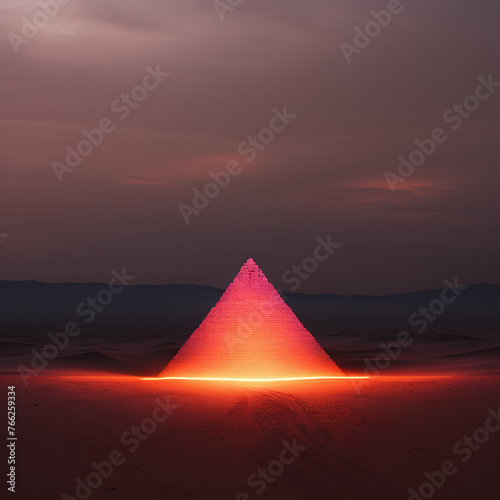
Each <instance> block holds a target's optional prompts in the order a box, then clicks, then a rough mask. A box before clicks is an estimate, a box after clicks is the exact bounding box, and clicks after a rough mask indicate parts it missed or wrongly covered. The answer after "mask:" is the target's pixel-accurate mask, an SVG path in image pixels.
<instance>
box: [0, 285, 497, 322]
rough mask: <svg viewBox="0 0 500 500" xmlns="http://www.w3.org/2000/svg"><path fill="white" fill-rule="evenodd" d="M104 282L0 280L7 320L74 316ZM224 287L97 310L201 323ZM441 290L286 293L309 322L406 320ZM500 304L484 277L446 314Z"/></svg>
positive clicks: (103, 315)
mask: <svg viewBox="0 0 500 500" xmlns="http://www.w3.org/2000/svg"><path fill="white" fill-rule="evenodd" d="M103 288H107V285H106V284H103V283H41V282H37V281H0V314H1V317H2V319H3V323H4V324H12V323H17V324H19V323H33V322H36V323H39V322H43V321H44V320H47V321H50V322H52V321H54V320H59V321H60V320H61V318H67V320H70V319H72V318H74V317H75V315H76V309H77V307H78V306H79V305H80V304H81V303H82V302H85V301H86V300H87V298H88V297H90V298H92V297H95V296H96V295H97V294H98V292H99V291H100V290H102V289H103ZM222 293H223V290H221V289H218V288H213V287H209V286H204V285H177V284H172V285H129V286H128V287H126V288H124V289H123V291H122V292H121V293H118V294H116V295H114V296H113V300H112V302H111V303H110V304H109V305H107V306H105V308H104V310H103V311H102V312H99V313H98V317H99V322H101V321H107V320H110V321H117V320H120V321H133V322H140V323H157V322H160V323H161V322H163V321H166V320H169V322H172V321H174V322H175V321H176V320H179V321H182V323H183V325H185V326H193V327H196V326H197V325H198V324H199V322H200V321H201V320H202V319H203V317H204V316H205V315H206V314H207V313H208V311H209V310H210V308H211V307H213V306H214V305H215V303H216V302H217V300H218V299H219V298H220V296H221V295H222ZM440 294H441V290H425V291H420V292H413V293H403V294H391V295H384V296H367V295H338V294H329V293H327V294H315V295H314V294H313V295H306V294H302V293H286V294H284V298H285V300H286V302H287V303H288V305H289V306H290V307H291V308H292V309H293V311H294V312H295V313H296V314H297V316H298V317H299V319H301V320H302V321H303V322H306V323H315V322H317V321H320V322H322V323H324V322H325V321H326V322H328V321H330V320H332V321H333V320H335V321H337V320H349V321H351V320H369V321H374V320H384V321H387V320H391V321H397V322H404V321H408V318H409V317H410V316H411V315H412V314H413V313H415V312H417V311H418V310H419V308H420V307H428V306H429V304H430V303H431V301H433V300H435V299H439V297H440ZM103 297H104V296H103ZM499 304H500V285H491V284H484V283H480V284H475V285H470V286H468V287H467V289H466V290H463V291H461V295H460V296H458V297H457V298H456V300H455V301H454V302H453V303H451V304H447V305H446V306H445V311H444V313H443V315H446V318H447V319H454V320H460V321H472V322H478V321H479V322H481V321H488V322H491V321H493V322H496V320H500V307H499ZM86 307H87V306H86ZM435 307H438V304H437V303H436V305H435ZM186 322H187V323H188V325H187V324H186Z"/></svg>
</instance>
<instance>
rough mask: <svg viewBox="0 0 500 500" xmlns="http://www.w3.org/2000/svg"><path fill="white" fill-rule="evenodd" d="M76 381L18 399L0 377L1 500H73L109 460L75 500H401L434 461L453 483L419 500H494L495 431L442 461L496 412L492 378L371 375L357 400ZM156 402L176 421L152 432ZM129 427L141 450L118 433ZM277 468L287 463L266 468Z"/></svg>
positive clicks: (41, 385) (197, 385)
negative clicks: (13, 479) (13, 422)
mask: <svg viewBox="0 0 500 500" xmlns="http://www.w3.org/2000/svg"><path fill="white" fill-rule="evenodd" d="M77 375H78V374H76V373H73V374H70V373H66V374H58V375H56V374H49V373H48V372H44V373H43V374H41V375H40V376H38V377H36V378H33V379H32V381H31V382H30V384H29V385H28V386H27V387H24V386H23V385H22V382H20V380H19V377H18V376H15V375H3V376H2V377H1V378H2V380H3V387H4V388H6V387H7V386H8V385H10V384H12V383H15V384H16V386H17V416H18V425H17V432H18V438H19V439H18V441H17V460H18V462H17V495H16V496H14V495H12V498H18V499H23V500H24V499H30V500H31V499H37V500H38V499H39V500H45V499H60V498H62V495H63V494H64V493H67V494H69V495H71V496H72V497H74V498H84V496H85V495H86V494H87V493H86V492H85V491H84V490H83V495H80V497H77V496H76V493H75V490H76V486H77V483H76V479H77V478H81V479H82V480H84V481H85V480H86V478H87V476H88V475H89V473H91V472H92V471H94V468H93V467H92V465H91V464H92V462H93V461H96V462H99V463H100V462H102V461H105V460H106V461H108V460H109V457H110V454H112V452H115V454H113V455H112V456H113V457H115V458H116V457H117V456H120V457H122V459H121V463H120V465H118V466H114V470H113V472H112V473H111V475H110V476H109V477H108V478H107V479H103V480H102V484H101V485H100V486H99V487H97V488H96V489H92V490H91V495H90V496H87V498H91V499H117V500H142V499H147V500H157V499H172V500H177V499H197V500H198V499H200V500H207V499H217V500H219V499H231V500H233V499H239V500H243V499H256V498H259V499H262V500H265V499H287V500H316V499H339V500H343V499H363V500H365V499H367V500H370V499H384V500H390V499H393V498H394V499H396V498H399V499H406V498H408V497H409V493H408V491H407V490H408V488H410V487H413V488H415V489H417V490H418V488H419V486H420V485H421V483H422V482H423V481H424V480H426V478H425V477H424V473H425V472H426V471H429V472H434V471H436V470H437V469H440V468H441V466H442V463H443V462H444V461H446V460H452V461H453V463H454V464H455V466H456V469H455V473H454V474H453V475H451V476H446V479H445V483H444V485H443V486H442V487H441V488H439V489H436V491H435V493H434V494H433V496H432V498H435V499H453V500H457V499H481V500H488V499H498V498H499V496H500V482H499V472H498V470H499V466H498V464H499V459H500V432H496V433H493V432H492V433H490V434H489V436H488V435H487V434H485V433H484V432H480V431H479V433H477V434H476V437H479V438H480V439H481V440H482V441H484V439H485V438H486V439H487V440H486V442H484V444H481V445H479V446H480V448H479V449H478V450H477V451H473V452H467V450H466V448H467V445H465V444H462V445H458V448H457V450H458V451H459V454H457V453H455V452H454V451H453V447H454V446H455V444H456V443H457V442H458V441H460V440H462V439H463V437H464V435H465V436H466V435H472V434H473V433H474V432H475V431H476V429H478V428H480V427H484V425H485V421H486V419H487V418H488V416H489V414H488V409H492V410H495V411H496V412H499V407H500V390H499V389H500V376H498V375H491V374H489V375H484V376H472V375H467V376H452V375H449V376H440V377H427V378H426V377H421V376H419V377H415V378H411V377H405V378H403V377H383V376H381V377H379V378H377V379H373V380H371V381H370V382H369V383H368V384H364V385H363V386H362V387H360V388H359V394H358V392H357V391H356V390H355V387H354V386H353V384H352V383H351V382H350V381H340V382H339V381H329V382H310V381H303V382H287V383H279V384H276V383H275V384H270V383H267V384H261V385H256V384H253V385H251V384H247V385H246V386H242V385H238V384H236V383H223V382H221V383H214V382H187V381H176V382H173V381H154V382H150V381H142V380H140V379H138V378H132V377H125V376H109V374H108V375H103V376H102V377H90V376H77ZM5 392H6V389H5ZM166 396H169V397H170V402H171V403H174V404H176V405H178V408H175V409H172V408H168V407H167V413H170V415H168V418H167V419H166V420H165V421H163V422H160V423H158V424H157V423H156V422H155V421H154V420H145V419H148V418H149V419H151V417H152V416H156V417H157V418H158V419H162V418H163V416H166V415H167V413H165V409H163V410H155V408H156V407H157V406H158V405H157V403H156V402H155V400H156V399H157V398H160V399H163V400H164V399H165V397H166ZM5 400H6V394H5ZM499 418H500V417H499ZM490 423H491V422H490ZM141 425H142V426H143V428H142V429H143V430H142V431H140V436H142V437H143V438H144V441H141V442H140V441H139V437H137V438H135V437H134V436H133V435H132V433H131V428H132V427H133V426H139V427H141ZM492 425H493V424H492ZM155 426H156V427H157V428H156V430H154V427H155ZM147 432H150V434H149V436H148V434H147ZM284 440H286V441H287V442H288V443H289V444H290V445H293V444H294V440H296V443H297V446H298V447H305V449H304V450H302V449H299V451H296V454H297V455H298V456H296V457H294V456H293V455H292V453H291V452H289V451H286V452H284V451H283V450H284V449H285V447H284V445H283V441H284ZM472 444H473V447H477V446H478V445H477V444H476V443H475V441H474V442H473V443H472ZM135 448H137V449H135ZM118 453H119V454H120V455H118ZM469 453H470V455H471V456H470V459H469V460H468V461H466V462H463V461H462V460H463V459H465V458H467V457H468V456H469ZM280 456H281V457H282V459H283V460H284V461H286V462H292V459H294V460H293V462H292V463H287V464H285V465H280V463H278V462H273V461H274V460H276V459H277V458H279V457H280ZM269 464H272V465H271V472H269V471H268V467H269ZM259 468H261V469H264V474H265V475H266V476H267V477H268V478H269V481H272V482H268V480H266V479H261V478H258V477H256V476H253V482H254V486H250V485H249V484H248V483H247V481H248V478H249V477H250V476H252V474H258V473H259ZM281 469H283V472H282V473H281V474H279V473H280V472H281ZM273 471H274V472H275V473H277V474H278V475H277V476H276V477H275V476H273V474H272V472H273ZM438 476H439V474H438ZM92 479H93V480H94V481H96V482H97V483H98V482H99V477H97V476H96V474H94V475H93V476H91V480H92ZM438 479H439V478H438ZM94 484H96V483H94ZM264 485H265V489H264ZM240 492H244V493H246V494H247V495H245V494H242V495H240V496H239V497H238V494H239V493H240ZM258 492H260V494H259V493H258ZM423 492H424V493H425V494H427V495H429V493H432V491H431V490H429V489H425V488H424V490H423ZM7 493H8V492H7ZM65 498H69V497H65ZM415 498H418V497H415Z"/></svg>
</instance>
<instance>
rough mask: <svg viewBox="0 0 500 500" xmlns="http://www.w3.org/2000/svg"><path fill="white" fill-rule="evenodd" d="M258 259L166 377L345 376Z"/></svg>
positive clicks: (232, 286)
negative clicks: (272, 282) (294, 311)
mask: <svg viewBox="0 0 500 500" xmlns="http://www.w3.org/2000/svg"><path fill="white" fill-rule="evenodd" d="M342 375H343V373H342V371H341V370H340V369H339V368H338V367H337V365H336V364H335V363H334V362H333V361H332V360H331V358H330V357H329V356H328V354H326V352H325V351H324V350H323V349H322V348H321V346H320V345H319V344H318V342H316V340H315V339H314V337H313V336H312V335H311V334H310V333H309V332H308V331H307V330H306V329H305V328H304V326H303V325H302V323H301V322H300V321H299V320H298V318H297V317H296V316H295V314H294V313H293V312H292V310H291V309H290V308H289V307H288V306H287V305H286V304H285V302H284V301H283V299H282V298H281V297H280V295H279V294H278V292H277V291H276V290H275V288H274V287H273V286H272V285H271V283H269V281H268V280H267V278H266V277H265V276H264V273H263V272H262V271H261V270H260V269H259V267H258V266H257V264H255V262H254V261H253V260H252V259H248V261H247V262H246V263H245V264H244V265H243V267H242V268H241V269H240V272H239V273H238V275H237V276H236V278H235V279H234V281H233V282H232V283H231V284H230V285H229V286H228V287H227V289H226V291H225V292H224V294H223V295H222V297H221V298H220V299H219V301H218V302H217V304H216V305H215V306H214V307H213V308H212V309H211V310H210V312H209V313H208V315H207V316H206V318H205V319H204V320H203V322H202V323H201V325H200V326H199V327H198V328H197V329H196V330H195V331H194V332H193V334H192V335H191V336H190V337H189V339H188V340H187V341H186V343H185V344H184V345H183V347H182V348H181V349H180V351H179V352H178V353H177V355H176V356H175V357H174V358H173V359H172V361H170V363H169V364H168V365H167V367H166V368H165V369H164V370H163V372H162V373H161V374H160V377H221V378H287V377H315V376H342Z"/></svg>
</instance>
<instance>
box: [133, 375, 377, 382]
mask: <svg viewBox="0 0 500 500" xmlns="http://www.w3.org/2000/svg"><path fill="white" fill-rule="evenodd" d="M367 378H370V377H366V376H359V377H358V376H347V375H341V376H338V377H330V376H325V377H284V378H226V377H141V380H215V381H217V380H219V381H228V382H286V381H289V380H349V379H367Z"/></svg>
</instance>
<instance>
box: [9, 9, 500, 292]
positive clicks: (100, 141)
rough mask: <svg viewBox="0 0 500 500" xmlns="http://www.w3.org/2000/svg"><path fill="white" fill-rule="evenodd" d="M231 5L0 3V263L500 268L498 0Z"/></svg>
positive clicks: (381, 271)
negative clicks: (326, 245) (322, 244)
mask: <svg viewBox="0 0 500 500" xmlns="http://www.w3.org/2000/svg"><path fill="white" fill-rule="evenodd" d="M232 3H233V4H235V6H234V7H231V5H230V4H229V3H224V1H221V2H219V3H215V5H214V3H213V2H212V1H210V0H203V1H202V0H191V1H190V0H172V1H170V0H168V1H167V0H165V1H163V2H158V1H157V0H127V1H123V0H121V1H119V0H65V2H64V4H63V2H62V1H61V0H59V2H57V1H56V0H49V1H48V4H50V5H48V4H47V6H46V7H45V8H46V10H48V11H49V14H50V15H49V14H45V13H44V11H43V10H42V7H41V6H40V4H38V2H36V1H31V0H29V1H9V0H1V1H0V61H1V67H2V76H1V78H0V108H1V113H0V145H1V148H0V169H1V177H0V264H1V269H2V273H1V275H0V279H7V280H38V281H46V282H68V281H71V282H91V281H92V282H95V281H98V282H106V281H108V280H109V279H110V277H111V274H110V273H111V270H112V269H121V268H123V267H125V268H126V269H127V271H128V272H129V273H130V274H132V275H134V276H136V279H135V283H151V284H163V283H196V284H206V285H211V286H217V287H225V286H227V284H228V283H229V282H230V281H231V280H232V278H233V277H234V275H235V274H236V273H237V271H238V270H239V268H240V266H241V265H242V264H243V262H244V261H245V260H246V259H247V258H249V257H253V258H254V259H255V261H256V262H257V264H258V265H259V266H260V267H261V268H262V270H263V271H264V273H265V274H266V275H267V276H268V278H269V279H270V281H271V282H272V283H273V284H274V285H275V286H276V287H277V288H279V289H282V290H285V291H287V290H290V289H291V285H290V281H291V280H290V277H296V278H298V284H297V280H294V283H295V285H294V286H295V291H298V292H303V293H324V292H332V293H342V294H357V293H361V294H386V293H397V292H409V291H416V290H421V289H428V288H440V287H442V286H443V280H444V279H453V278H455V277H458V280H459V282H461V283H465V284H471V283H477V282H489V283H500V271H499V267H498V265H497V261H498V254H499V246H500V245H499V243H500V241H499V240H500V238H499V232H498V224H497V214H498V212H499V205H500V199H499V196H498V181H499V177H500V174H499V159H500V141H499V140H498V116H499V110H500V88H497V87H495V85H494V83H492V82H497V81H498V82H500V69H499V68H498V46H499V42H500V32H499V31H498V18H499V17H498V16H499V14H500V6H499V5H498V2H495V1H492V0H480V1H476V2H472V1H471V0H467V1H465V0H441V1H440V2H434V1H431V0H419V1H413V2H410V1H409V0H406V1H401V2H398V0H391V2H387V1H378V0H376V1H375V0H371V1H361V0H360V1H355V2H353V1H352V0H338V1H336V0H329V1H327V0H310V1H309V0H308V1H307V2H306V1H305V0H286V1H285V0H265V1H264V0H252V1H250V0H243V1H242V2H240V4H239V5H236V4H237V2H235V1H234V0H233V2H232ZM389 7H390V8H391V9H392V13H390V12H388V11H387V9H388V8H389ZM372 11H376V12H380V11H384V12H382V13H380V14H378V15H377V14H376V13H375V14H374V13H373V12H372ZM375 19H378V20H379V21H375ZM33 23H35V25H34V24H33ZM367 23H368V24H367ZM365 30H368V32H369V33H370V34H371V35H373V36H367V35H366V34H364V32H365ZM355 37H356V40H355ZM356 44H357V45H356ZM481 78H483V80H481ZM481 82H483V83H481ZM484 82H486V84H485V83H484ZM488 82H489V83H488ZM478 86H481V88H480V89H479V96H480V99H479V98H474V97H472V98H469V96H474V95H475V93H476V91H477V89H478ZM488 89H489V90H488ZM464 101H465V103H464ZM465 104H467V107H463V106H464V105H465ZM454 105H460V106H462V107H461V108H454V107H453V106H454ZM459 109H460V110H461V111H459ZM468 109H469V110H470V111H467V110H468ZM459 113H462V115H460V114H459ZM99 127H101V128H102V130H99ZM436 129H441V133H440V132H439V131H438V132H435V134H436V135H435V138H437V139H439V142H438V141H437V140H436V141H434V140H430V139H429V138H430V137H432V135H433V131H436ZM84 130H85V131H86V134H87V135H88V136H89V137H90V138H92V140H93V141H94V143H95V144H92V143H90V142H89V140H88V138H86V136H85V133H84V132H83V131H84ZM249 137H250V139H249ZM251 137H255V138H256V139H255V141H256V142H255V141H254V140H253V139H251ZM443 138H445V139H443ZM424 139H425V140H424ZM417 140H421V141H422V140H424V142H423V143H420V144H421V145H422V144H423V146H422V147H423V148H424V149H425V148H427V151H428V152H430V153H429V154H428V155H427V154H424V153H416V154H413V156H412V158H413V159H414V161H415V163H418V162H419V161H421V157H422V156H423V157H424V159H423V163H422V164H420V165H418V166H416V167H413V172H410V170H411V168H412V167H411V166H410V167H408V166H407V167H403V170H402V172H403V173H404V175H406V176H405V177H402V175H401V172H399V171H398V165H399V163H400V162H401V160H398V157H400V155H402V156H403V158H404V159H406V160H407V161H408V158H409V157H410V154H411V153H412V151H414V150H416V149H417V144H416V143H415V141H417ZM82 141H83V142H82ZM252 141H254V142H253V143H252ZM68 148H70V149H69V150H73V151H77V155H78V154H79V153H78V151H81V152H82V154H81V155H79V156H80V161H78V157H75V156H74V154H73V156H71V155H70V158H69V160H68V158H67V155H68ZM75 158H76V159H75ZM68 161H69V163H68ZM71 162H73V163H71ZM77 163H78V165H76V164H77ZM404 168H406V170H404ZM228 169H229V170H230V171H231V173H228ZM387 172H392V173H393V174H395V175H398V176H399V177H398V178H396V179H397V180H396V181H394V178H395V177H394V176H392V177H391V179H392V180H391V182H388V180H387ZM211 173H212V174H211ZM212 176H217V177H218V179H219V182H220V183H221V185H222V186H224V187H221V186H218V185H217V184H214V181H213V178H212ZM390 184H391V185H390ZM391 187H392V189H391ZM196 190H199V191H196ZM195 193H207V194H208V195H209V197H205V196H204V195H199V194H198V196H197V198H196V199H195V200H193V198H195ZM193 203H196V204H197V206H194V205H193ZM205 205H206V206H205ZM318 238H320V239H321V238H322V239H323V240H327V241H331V242H334V243H335V247H330V252H329V253H328V252H327V251H326V250H321V251H319V250H317V246H318ZM328 239H329V240H328ZM304 265H305V267H306V268H307V269H309V271H310V272H306V271H304V269H303V266H304ZM293 266H300V270H297V269H298V268H297V267H293ZM284 277H285V278H284Z"/></svg>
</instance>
